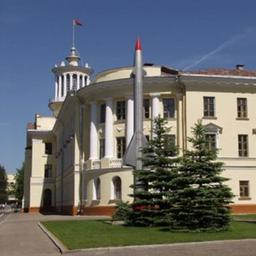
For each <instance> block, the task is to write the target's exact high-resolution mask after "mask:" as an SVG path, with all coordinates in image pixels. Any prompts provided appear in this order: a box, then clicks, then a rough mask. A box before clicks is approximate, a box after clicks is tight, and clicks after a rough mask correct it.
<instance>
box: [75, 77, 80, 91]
mask: <svg viewBox="0 0 256 256" xmlns="http://www.w3.org/2000/svg"><path fill="white" fill-rule="evenodd" d="M76 77H77V81H76V82H77V84H76V90H77V91H78V90H79V89H80V74H78V73H76Z"/></svg>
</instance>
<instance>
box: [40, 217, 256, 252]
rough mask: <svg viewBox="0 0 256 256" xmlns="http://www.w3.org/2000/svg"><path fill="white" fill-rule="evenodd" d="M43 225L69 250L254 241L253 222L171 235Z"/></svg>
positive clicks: (93, 225)
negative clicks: (238, 240) (249, 239)
mask: <svg viewBox="0 0 256 256" xmlns="http://www.w3.org/2000/svg"><path fill="white" fill-rule="evenodd" d="M42 224H43V225H44V226H45V227H46V228H47V229H48V230H49V231H50V232H52V233H53V234H54V235H55V236H56V237H57V238H58V239H59V240H61V241H62V242H63V244H65V245H66V246H67V248H68V249H82V248H96V247H109V246H129V245H150V244H170V243H180V242H199V241H213V240H231V239H248V238H256V223H247V222H236V221H232V223H231V226H230V229H229V230H226V231H219V232H171V231H167V230H163V229H161V228H156V227H126V226H117V225H111V224H108V223H106V221H104V220H74V221H47V222H42Z"/></svg>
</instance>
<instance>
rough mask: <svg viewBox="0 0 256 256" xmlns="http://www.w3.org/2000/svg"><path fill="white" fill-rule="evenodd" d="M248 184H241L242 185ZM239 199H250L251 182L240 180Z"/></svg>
mask: <svg viewBox="0 0 256 256" xmlns="http://www.w3.org/2000/svg"><path fill="white" fill-rule="evenodd" d="M242 182H243V183H246V184H241V183H242ZM239 199H250V181H249V180H239Z"/></svg>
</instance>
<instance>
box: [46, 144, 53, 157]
mask: <svg viewBox="0 0 256 256" xmlns="http://www.w3.org/2000/svg"><path fill="white" fill-rule="evenodd" d="M44 145H45V146H44V153H45V154H46V155H51V154H52V143H49V142H45V144H44Z"/></svg>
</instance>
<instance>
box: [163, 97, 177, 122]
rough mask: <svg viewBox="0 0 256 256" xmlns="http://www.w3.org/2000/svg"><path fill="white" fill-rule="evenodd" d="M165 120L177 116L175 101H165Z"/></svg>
mask: <svg viewBox="0 0 256 256" xmlns="http://www.w3.org/2000/svg"><path fill="white" fill-rule="evenodd" d="M163 108H164V118H174V114H175V103H174V99H172V98H168V99H167V98H166V99H163Z"/></svg>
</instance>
